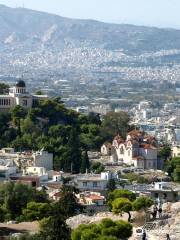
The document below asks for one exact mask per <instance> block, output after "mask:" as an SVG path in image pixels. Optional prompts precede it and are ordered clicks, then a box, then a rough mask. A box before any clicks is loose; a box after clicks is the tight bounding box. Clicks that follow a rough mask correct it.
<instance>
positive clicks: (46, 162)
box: [32, 150, 53, 170]
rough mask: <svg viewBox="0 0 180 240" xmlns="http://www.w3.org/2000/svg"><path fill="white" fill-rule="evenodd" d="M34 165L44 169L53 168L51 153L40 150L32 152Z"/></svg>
mask: <svg viewBox="0 0 180 240" xmlns="http://www.w3.org/2000/svg"><path fill="white" fill-rule="evenodd" d="M32 157H33V162H34V166H36V167H44V168H46V170H52V169H53V154H52V153H48V152H47V151H44V150H40V151H37V152H33V154H32Z"/></svg>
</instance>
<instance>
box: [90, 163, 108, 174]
mask: <svg viewBox="0 0 180 240" xmlns="http://www.w3.org/2000/svg"><path fill="white" fill-rule="evenodd" d="M104 170H105V166H104V165H103V164H102V163H100V162H92V163H91V166H90V171H92V172H93V173H96V174H98V173H101V172H103V171H104Z"/></svg>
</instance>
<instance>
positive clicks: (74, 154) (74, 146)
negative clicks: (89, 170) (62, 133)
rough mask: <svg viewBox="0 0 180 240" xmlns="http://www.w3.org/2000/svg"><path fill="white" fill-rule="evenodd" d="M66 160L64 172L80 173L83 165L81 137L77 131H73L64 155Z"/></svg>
mask: <svg viewBox="0 0 180 240" xmlns="http://www.w3.org/2000/svg"><path fill="white" fill-rule="evenodd" d="M63 157H64V159H65V163H64V170H65V171H66V172H75V173H78V172H79V170H80V165H81V150H80V142H79V137H78V134H77V132H76V130H75V129H72V130H71V132H70V136H69V139H68V142H67V146H66V152H65V153H64V155H63Z"/></svg>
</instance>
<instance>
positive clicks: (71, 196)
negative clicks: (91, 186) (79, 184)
mask: <svg viewBox="0 0 180 240" xmlns="http://www.w3.org/2000/svg"><path fill="white" fill-rule="evenodd" d="M78 192H79V191H78V189H76V188H74V187H71V186H66V185H63V186H62V188H61V195H60V199H59V201H58V202H57V203H56V205H55V208H58V209H60V210H61V212H62V213H63V215H64V216H65V217H66V218H68V217H72V216H74V215H75V214H76V213H78V212H81V211H82V210H83V208H82V206H81V205H80V204H79V203H78V200H77V198H76V195H75V194H76V193H78Z"/></svg>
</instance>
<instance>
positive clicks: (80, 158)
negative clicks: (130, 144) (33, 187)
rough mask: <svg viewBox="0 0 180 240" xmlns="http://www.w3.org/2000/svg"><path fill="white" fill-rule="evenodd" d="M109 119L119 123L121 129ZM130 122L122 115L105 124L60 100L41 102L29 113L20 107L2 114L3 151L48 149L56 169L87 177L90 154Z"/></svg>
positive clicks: (119, 114) (112, 117) (105, 120)
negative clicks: (10, 149)
mask: <svg viewBox="0 0 180 240" xmlns="http://www.w3.org/2000/svg"><path fill="white" fill-rule="evenodd" d="M109 118H110V119H111V120H113V119H114V120H113V123H114V122H115V121H116V120H117V121H118V125H117V127H116V126H115V125H114V124H113V123H112V124H110V120H109ZM128 120H129V118H128V115H127V114H126V113H124V112H120V113H117V114H114V113H112V114H111V113H109V114H108V116H106V118H105V119H104V121H102V122H101V120H100V118H99V115H96V114H93V113H90V114H89V115H88V116H86V115H81V114H79V113H77V112H75V111H73V110H70V109H67V108H65V106H64V104H63V103H62V101H61V99H60V98H54V99H49V100H44V101H41V102H40V103H39V104H38V105H37V106H36V107H35V108H32V109H29V110H28V111H27V110H25V109H23V108H22V107H20V106H16V107H15V108H14V109H12V110H11V111H10V112H9V113H1V114H0V148H3V147H14V148H15V149H16V150H17V151H22V150H40V149H44V150H47V151H48V152H51V153H53V154H54V169H56V170H63V171H65V172H74V173H78V172H80V171H81V172H82V173H83V172H85V171H86V169H89V168H90V164H89V160H88V156H87V151H88V150H97V149H99V148H100V146H101V144H102V143H103V142H104V141H105V140H112V138H113V136H114V134H116V133H118V132H119V131H120V130H121V129H123V131H124V129H126V130H128V128H129V125H128ZM123 133H124V132H123ZM98 167H99V166H98ZM92 169H94V166H92Z"/></svg>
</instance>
